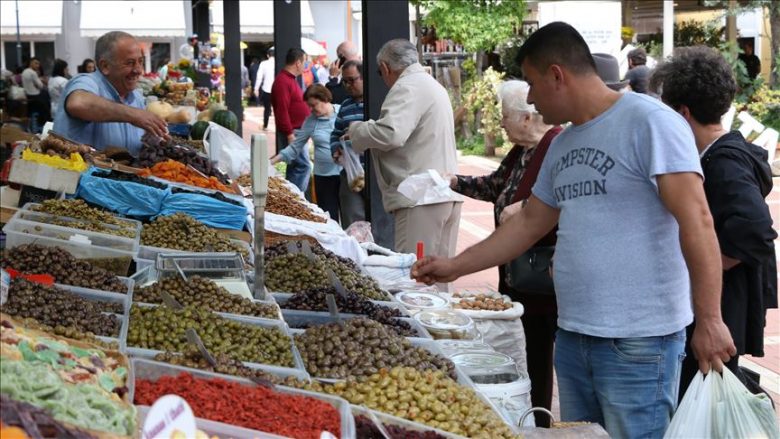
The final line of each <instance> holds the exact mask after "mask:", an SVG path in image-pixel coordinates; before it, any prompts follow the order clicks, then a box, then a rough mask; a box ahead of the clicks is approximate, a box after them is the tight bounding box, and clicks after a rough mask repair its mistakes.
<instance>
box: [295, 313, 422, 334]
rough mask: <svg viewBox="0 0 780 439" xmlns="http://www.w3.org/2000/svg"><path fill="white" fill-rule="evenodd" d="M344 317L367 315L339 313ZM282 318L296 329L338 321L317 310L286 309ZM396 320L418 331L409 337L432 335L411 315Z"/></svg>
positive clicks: (352, 317) (346, 318) (328, 314)
mask: <svg viewBox="0 0 780 439" xmlns="http://www.w3.org/2000/svg"><path fill="white" fill-rule="evenodd" d="M339 315H340V316H341V318H342V319H344V320H348V319H354V318H359V317H365V316H361V315H358V314H339ZM282 319H283V320H284V321H285V322H286V323H287V326H289V327H290V328H295V329H305V327H307V326H309V325H327V324H329V323H336V319H335V318H334V317H332V316H331V315H330V313H327V312H316V311H299V310H295V309H286V310H284V311H282ZM396 320H400V321H402V322H406V323H408V324H409V326H411V327H412V329H413V330H414V331H415V332H416V333H417V335H415V336H414V337H408V338H425V339H430V338H431V335H430V334H428V331H426V330H425V328H424V327H423V326H422V325H420V324H419V323H417V322H416V321H415V320H414V319H412V318H409V317H397V318H396Z"/></svg>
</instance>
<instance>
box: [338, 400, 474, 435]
mask: <svg viewBox="0 0 780 439" xmlns="http://www.w3.org/2000/svg"><path fill="white" fill-rule="evenodd" d="M351 408H352V415H353V416H365V417H366V418H368V419H369V420H371V421H372V422H373V423H374V425H376V422H377V421H379V422H381V423H382V425H383V426H386V425H396V426H399V427H403V428H404V429H406V430H408V431H416V432H420V433H424V432H433V433H436V434H438V435H440V436H442V437H445V438H447V439H465V438H464V437H463V436H458V435H457V434H454V433H450V432H448V431H444V430H439V429H438V428H434V427H430V426H428V425H425V424H420V423H417V422H412V421H409V420H406V419H404V418H399V417H398V416H393V415H390V414H387V413H383V412H380V411H376V410H371V409H369V408H366V407H363V406H357V405H352V406H351ZM356 424H357V423H356Z"/></svg>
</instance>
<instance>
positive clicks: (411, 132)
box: [349, 39, 462, 256]
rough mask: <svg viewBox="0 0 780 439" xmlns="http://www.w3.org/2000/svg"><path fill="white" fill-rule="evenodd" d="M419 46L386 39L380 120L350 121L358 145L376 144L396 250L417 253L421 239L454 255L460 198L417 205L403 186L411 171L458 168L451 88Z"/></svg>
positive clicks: (374, 158) (430, 249)
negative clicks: (424, 60)
mask: <svg viewBox="0 0 780 439" xmlns="http://www.w3.org/2000/svg"><path fill="white" fill-rule="evenodd" d="M418 59H419V58H418V54H417V49H416V48H415V46H414V45H413V44H412V43H411V42H409V41H408V40H404V39H397V40H391V41H388V42H387V43H385V45H384V46H382V48H381V49H380V50H379V54H378V55H377V64H379V73H380V75H381V76H382V80H384V82H385V84H386V85H387V86H388V87H389V88H390V91H389V92H388V94H387V97H386V98H385V101H384V103H383V104H382V111H381V113H380V116H379V119H378V120H375V121H374V120H369V121H366V122H355V123H353V124H352V125H350V128H349V138H350V139H351V140H352V146H353V148H354V149H355V151H358V152H363V151H365V150H367V149H371V163H372V165H373V167H374V171H375V174H376V178H377V183H378V185H379V189H380V190H381V191H382V202H383V204H384V207H385V210H386V211H387V212H389V213H391V214H393V216H394V217H395V250H396V251H398V252H406V253H414V252H415V249H416V244H417V242H418V241H422V242H424V243H425V252H426V253H427V254H432V255H441V256H444V255H450V256H452V255H454V254H455V244H456V242H457V239H458V223H459V222H460V208H461V202H462V201H461V198H460V197H458V196H457V195H455V194H453V198H452V200H446V201H444V202H441V201H439V202H437V203H436V204H425V205H418V204H417V203H415V202H414V201H413V200H410V199H408V198H406V197H405V196H403V195H402V194H400V193H399V192H398V185H399V184H400V183H401V182H402V181H403V180H404V179H406V178H407V177H409V176H411V175H415V174H420V173H424V172H427V171H428V170H429V169H435V170H436V171H438V172H439V174H442V175H444V174H454V173H456V171H457V167H458V165H457V156H456V152H455V132H454V122H453V118H452V107H451V104H450V99H449V96H448V95H447V91H446V90H445V89H444V87H442V86H441V85H440V84H439V83H438V82H436V80H435V79H433V78H432V77H431V75H429V74H428V73H426V72H425V70H424V69H423V67H422V66H421V65H420V64H419V63H418V62H417V60H418Z"/></svg>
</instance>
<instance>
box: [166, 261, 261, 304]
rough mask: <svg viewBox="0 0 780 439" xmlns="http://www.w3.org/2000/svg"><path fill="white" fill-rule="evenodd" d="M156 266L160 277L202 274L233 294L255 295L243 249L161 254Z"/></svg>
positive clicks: (249, 296) (247, 296)
mask: <svg viewBox="0 0 780 439" xmlns="http://www.w3.org/2000/svg"><path fill="white" fill-rule="evenodd" d="M155 267H156V269H157V272H158V278H159V279H163V278H166V277H169V276H179V275H180V274H179V273H180V272H182V273H184V275H185V276H187V277H190V276H200V277H205V278H208V279H211V280H213V281H214V282H216V283H217V284H218V285H219V286H221V287H223V288H225V289H226V290H228V291H229V292H231V293H233V294H237V295H239V296H242V297H245V298H247V299H251V298H252V292H251V291H250V290H249V285H248V284H247V282H246V274H245V272H244V258H243V257H242V256H241V255H240V254H239V253H183V254H159V255H157V261H156V264H155Z"/></svg>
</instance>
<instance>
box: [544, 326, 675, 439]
mask: <svg viewBox="0 0 780 439" xmlns="http://www.w3.org/2000/svg"><path fill="white" fill-rule="evenodd" d="M684 358H685V330H684V329H683V330H680V331H678V332H675V333H674V334H670V335H666V336H660V337H640V338H601V337H592V336H588V335H582V334H577V333H574V332H570V331H566V330H563V329H559V330H558V333H557V336H556V339H555V369H556V374H557V377H558V391H559V394H560V401H561V419H562V420H563V421H588V422H598V423H599V424H601V425H602V426H603V427H604V428H605V429H606V430H607V432H608V433H609V434H610V436H612V437H613V438H619V439H622V438H660V437H662V436H663V434H664V431H666V427H667V426H668V425H669V421H670V420H671V418H672V415H673V414H674V410H675V409H676V408H677V392H678V387H679V383H680V370H681V364H682V361H683V359H684Z"/></svg>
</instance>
